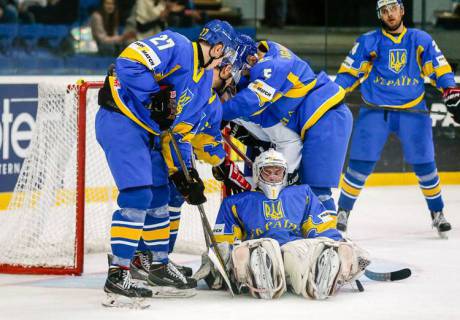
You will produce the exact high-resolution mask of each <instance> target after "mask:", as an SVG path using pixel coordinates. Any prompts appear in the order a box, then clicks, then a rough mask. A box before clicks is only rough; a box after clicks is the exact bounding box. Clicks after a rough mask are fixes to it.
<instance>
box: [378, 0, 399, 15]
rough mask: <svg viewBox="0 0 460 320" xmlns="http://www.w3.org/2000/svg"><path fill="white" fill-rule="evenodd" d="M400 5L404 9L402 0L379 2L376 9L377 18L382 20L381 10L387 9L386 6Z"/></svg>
mask: <svg viewBox="0 0 460 320" xmlns="http://www.w3.org/2000/svg"><path fill="white" fill-rule="evenodd" d="M394 4H396V5H399V6H400V7H401V8H404V4H403V2H402V0H378V1H377V7H376V10H377V17H378V18H379V19H382V15H381V13H380V10H381V9H382V8H383V7H386V6H389V5H394Z"/></svg>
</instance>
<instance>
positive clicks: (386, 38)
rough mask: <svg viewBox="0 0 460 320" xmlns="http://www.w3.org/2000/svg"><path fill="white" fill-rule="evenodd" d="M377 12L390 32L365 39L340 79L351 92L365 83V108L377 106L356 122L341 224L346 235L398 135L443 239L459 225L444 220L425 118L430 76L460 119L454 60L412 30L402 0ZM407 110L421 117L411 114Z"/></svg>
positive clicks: (384, 3)
mask: <svg viewBox="0 0 460 320" xmlns="http://www.w3.org/2000/svg"><path fill="white" fill-rule="evenodd" d="M377 15H378V18H379V19H380V20H381V23H382V28H381V29H378V30H375V31H371V32H368V33H366V34H364V35H362V36H361V37H359V38H358V40H357V41H356V42H355V44H354V46H353V48H352V49H351V51H350V53H349V55H348V56H347V57H346V59H345V61H344V62H343V63H342V65H341V67H340V70H339V72H338V75H337V78H336V83H337V84H339V85H340V86H341V87H342V88H344V89H345V90H346V91H347V92H350V91H352V90H353V89H355V88H356V87H357V86H359V85H360V84H361V94H362V98H363V100H364V102H365V104H367V105H369V106H373V108H372V109H366V108H362V109H361V111H360V113H359V117H358V119H357V121H356V122H355V127H354V131H353V137H352V141H351V150H350V162H349V164H348V168H347V170H346V174H345V177H344V180H343V187H342V190H341V195H340V199H339V211H338V224H337V227H338V229H340V230H342V231H346V229H347V221H348V216H349V214H350V211H351V210H352V209H353V205H354V203H355V201H356V199H357V198H358V196H359V193H360V192H361V189H362V188H363V187H364V184H365V181H366V178H367V177H368V175H369V174H371V172H372V171H373V169H374V166H375V163H376V161H377V160H378V159H379V158H380V153H381V151H382V148H383V146H384V144H385V142H386V140H387V137H388V135H389V133H390V132H394V133H396V135H397V136H398V137H399V140H400V141H401V144H402V147H403V152H404V158H405V161H406V162H408V163H410V164H412V165H413V169H414V171H415V174H416V175H417V178H418V180H419V184H420V188H421V189H422V193H423V195H424V196H425V199H426V202H427V204H428V208H429V210H430V212H431V218H432V225H433V227H435V228H436V229H437V231H438V232H439V234H440V235H441V236H442V237H443V236H445V233H446V232H447V231H449V230H450V229H451V225H450V224H449V223H448V222H447V220H446V218H445V217H444V215H443V208H444V204H443V200H442V197H441V188H440V185H439V175H438V173H437V169H436V163H435V159H434V147H433V138H432V127H431V119H430V116H429V115H428V114H426V113H422V112H423V111H426V110H427V107H426V103H425V100H424V95H425V90H424V77H429V79H430V80H431V82H432V84H433V85H435V86H436V87H437V88H438V89H440V90H441V91H443V93H444V99H445V102H446V104H447V106H448V109H449V111H451V112H452V113H453V114H454V117H456V115H457V117H458V115H460V113H459V108H460V107H459V106H458V105H459V101H460V92H459V89H456V88H455V86H456V84H455V81H454V75H453V73H452V70H451V67H450V65H449V63H448V62H447V60H446V58H445V57H444V55H443V54H442V52H441V50H440V49H439V47H438V46H437V44H436V42H435V41H434V40H433V39H432V38H431V36H430V35H428V34H427V33H426V32H424V31H421V30H417V29H407V28H406V27H405V26H404V23H403V20H402V19H403V16H404V6H403V3H402V1H401V0H379V1H378V2H377ZM376 107H383V108H384V110H383V108H382V110H376V109H375V108H376ZM455 108H456V109H455ZM406 109H410V110H414V111H415V112H410V113H409V112H404V110H406ZM417 110H420V111H422V112H420V113H417Z"/></svg>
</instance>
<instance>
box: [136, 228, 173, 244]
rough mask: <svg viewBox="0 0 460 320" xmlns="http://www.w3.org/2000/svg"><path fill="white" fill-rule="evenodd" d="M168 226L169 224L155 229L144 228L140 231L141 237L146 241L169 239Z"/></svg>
mask: <svg viewBox="0 0 460 320" xmlns="http://www.w3.org/2000/svg"><path fill="white" fill-rule="evenodd" d="M169 234H170V228H169V226H167V227H165V228H161V229H156V230H144V231H143V232H142V239H144V240H146V241H154V240H165V239H169Z"/></svg>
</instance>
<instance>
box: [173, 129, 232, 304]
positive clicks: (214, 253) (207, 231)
mask: <svg viewBox="0 0 460 320" xmlns="http://www.w3.org/2000/svg"><path fill="white" fill-rule="evenodd" d="M168 135H169V137H170V138H171V142H172V144H173V148H174V151H175V152H176V154H177V159H178V160H179V163H180V166H181V169H182V171H183V172H184V175H185V179H187V182H192V178H191V177H190V174H189V172H188V169H187V167H186V165H185V162H184V159H183V158H182V154H181V153H180V149H179V146H178V145H177V141H176V138H174V135H173V133H172V130H171V129H168ZM197 207H198V211H199V212H200V218H201V223H202V224H203V231H204V237H205V239H208V240H207V241H206V245H207V246H208V256H209V257H210V259H211V261H212V262H213V263H214V264H215V265H216V268H217V270H218V271H219V273H220V274H221V275H222V278H224V280H225V283H226V284H227V287H228V290H229V291H230V293H231V295H232V296H235V294H234V292H233V289H232V285H231V283H230V277H229V274H228V271H227V269H226V268H225V262H224V259H223V258H222V254H221V252H220V250H219V247H218V246H217V241H216V238H215V237H214V233H213V232H212V229H211V225H210V224H209V221H208V218H207V216H206V212H205V211H204V207H203V205H202V204H199V205H198V206H197ZM209 240H210V241H211V244H212V246H209ZM214 257H216V258H217V259H215V258H214Z"/></svg>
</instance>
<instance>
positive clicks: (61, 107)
mask: <svg viewBox="0 0 460 320" xmlns="http://www.w3.org/2000/svg"><path fill="white" fill-rule="evenodd" d="M102 84H103V83H102V82H85V83H83V84H82V85H78V86H77V85H71V86H69V85H64V84H56V83H40V84H39V86H38V111H37V118H36V126H35V129H34V133H33V138H32V141H31V145H30V149H29V153H28V155H27V157H26V158H25V159H24V163H23V166H22V169H21V172H20V174H19V178H18V181H17V184H16V187H15V189H14V192H13V196H12V198H11V201H10V203H9V206H8V209H7V210H6V211H4V212H1V214H0V229H1V230H2V231H1V233H0V272H7V273H43V274H80V273H82V271H83V258H84V253H90V252H109V251H110V235H109V234H110V223H111V217H112V213H113V211H114V210H116V208H117V203H116V198H117V189H116V187H115V183H114V181H113V178H112V176H111V174H110V171H109V169H108V165H107V162H106V159H105V155H104V152H103V151H102V149H101V148H100V146H99V145H98V143H97V141H96V136H95V130H94V121H95V115H96V112H97V110H98V108H99V107H98V104H97V92H98V90H97V89H99V88H100V87H101V86H102ZM197 169H198V171H199V173H200V176H201V177H202V179H203V181H204V182H205V186H206V197H207V199H208V201H207V202H206V203H205V211H206V214H207V216H208V219H209V221H210V223H211V224H213V222H214V221H215V217H216V215H217V211H218V209H219V205H220V202H221V198H222V196H221V193H222V186H221V184H220V183H219V182H218V181H216V180H214V179H213V178H212V174H211V169H210V167H209V166H208V165H206V164H204V163H201V162H199V161H198V162H197ZM205 248H206V245H205V241H204V236H203V229H202V225H201V220H200V216H199V213H198V210H197V209H196V207H193V206H189V205H187V204H184V205H183V207H182V215H181V221H180V228H179V234H178V240H177V243H176V247H175V250H176V251H181V252H191V253H199V252H201V251H203V250H204V249H205Z"/></svg>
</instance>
